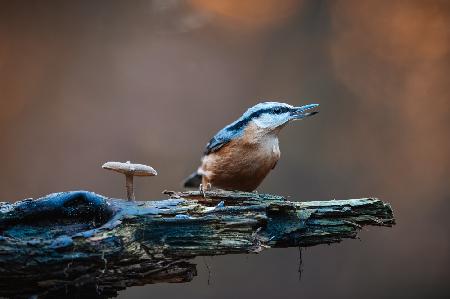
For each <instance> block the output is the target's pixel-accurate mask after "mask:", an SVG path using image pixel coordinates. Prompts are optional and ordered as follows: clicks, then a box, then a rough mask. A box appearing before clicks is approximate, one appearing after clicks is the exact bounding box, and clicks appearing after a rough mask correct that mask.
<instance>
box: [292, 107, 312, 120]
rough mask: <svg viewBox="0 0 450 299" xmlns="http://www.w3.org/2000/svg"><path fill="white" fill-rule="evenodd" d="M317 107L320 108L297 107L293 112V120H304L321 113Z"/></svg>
mask: <svg viewBox="0 0 450 299" xmlns="http://www.w3.org/2000/svg"><path fill="white" fill-rule="evenodd" d="M317 107H319V104H309V105H305V106H301V107H295V108H294V109H293V110H292V119H302V118H305V117H308V116H312V115H314V114H317V113H319V111H317Z"/></svg>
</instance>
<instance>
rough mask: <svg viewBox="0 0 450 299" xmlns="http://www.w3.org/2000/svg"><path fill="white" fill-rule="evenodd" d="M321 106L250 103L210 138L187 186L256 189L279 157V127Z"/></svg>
mask: <svg viewBox="0 0 450 299" xmlns="http://www.w3.org/2000/svg"><path fill="white" fill-rule="evenodd" d="M318 106H319V105H318V104H310V105H305V106H301V107H294V106H291V105H289V104H285V103H278V102H265V103H259V104H257V105H255V106H253V107H251V108H250V109H248V110H247V111H246V112H245V113H244V114H243V115H242V116H241V117H240V118H239V119H237V120H236V121H234V122H233V123H231V124H229V125H228V126H226V127H225V128H223V129H222V130H220V131H219V132H218V133H217V134H216V135H215V136H214V137H213V138H212V139H211V140H210V141H209V142H208V144H207V145H206V149H205V152H204V155H203V157H202V159H201V166H200V167H199V168H198V170H197V171H196V172H194V173H193V174H191V175H190V176H189V177H188V178H187V179H186V180H185V182H184V187H200V188H202V186H212V187H215V188H220V189H225V190H240V191H253V190H255V189H256V188H257V187H258V186H259V184H261V182H262V181H263V180H264V178H265V177H266V175H267V174H268V173H269V172H270V170H272V169H273V168H274V167H275V165H276V164H277V162H278V159H280V148H279V147H278V133H279V132H280V130H281V129H282V128H284V127H285V126H286V125H287V124H288V123H289V122H291V121H293V120H299V119H303V118H306V117H309V116H311V115H314V114H316V113H318V112H317V111H316V108H317V107H318Z"/></svg>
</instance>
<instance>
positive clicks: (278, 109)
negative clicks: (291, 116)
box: [273, 107, 281, 114]
mask: <svg viewBox="0 0 450 299" xmlns="http://www.w3.org/2000/svg"><path fill="white" fill-rule="evenodd" d="M273 112H275V113H276V114H280V113H281V108H280V107H276V108H273Z"/></svg>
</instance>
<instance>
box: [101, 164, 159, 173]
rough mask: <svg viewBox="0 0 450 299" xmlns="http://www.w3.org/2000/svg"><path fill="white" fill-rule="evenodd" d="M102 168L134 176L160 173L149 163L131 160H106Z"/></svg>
mask: <svg viewBox="0 0 450 299" xmlns="http://www.w3.org/2000/svg"><path fill="white" fill-rule="evenodd" d="M102 168H103V169H108V170H114V171H116V172H120V173H123V174H127V175H134V176H155V175H157V174H158V173H157V172H156V170H154V169H153V168H152V167H150V166H148V165H143V164H134V163H130V161H127V162H126V163H123V162H106V163H105V164H103V166H102Z"/></svg>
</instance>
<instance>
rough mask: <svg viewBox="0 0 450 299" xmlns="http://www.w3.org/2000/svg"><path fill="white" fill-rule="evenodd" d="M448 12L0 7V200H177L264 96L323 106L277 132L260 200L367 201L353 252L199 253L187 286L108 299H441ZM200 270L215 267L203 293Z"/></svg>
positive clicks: (449, 129)
mask: <svg viewBox="0 0 450 299" xmlns="http://www.w3.org/2000/svg"><path fill="white" fill-rule="evenodd" d="M449 61H450V2H449V1H377V0H374V1H360V0H355V1H314V0H312V1H297V0H283V1H280V0H266V1H262V0H261V1H260V0H228V1H207V0H192V1H181V0H158V1H156V0H154V1H12V0H11V1H0V159H1V164H0V165H1V172H0V199H1V200H7V201H15V200H19V199H22V198H26V197H39V196H42V195H45V194H48V193H51V192H56V191H64V190H75V189H86V190H91V191H95V192H98V193H101V194H105V195H108V196H115V197H123V196H124V186H123V185H124V182H123V178H122V177H120V176H118V175H114V174H112V173H110V172H106V171H104V170H102V169H101V167H100V166H101V164H102V163H103V162H105V161H108V160H118V161H126V160H131V161H134V162H140V163H145V164H149V165H152V166H154V167H155V168H156V169H157V170H158V172H159V175H158V176H157V177H155V178H150V179H138V180H137V182H136V185H137V186H136V187H137V197H138V198H139V199H155V198H162V195H161V191H162V190H164V189H179V188H180V181H181V180H182V179H183V177H184V176H186V175H187V174H189V173H190V172H191V171H193V170H194V169H195V168H196V167H197V165H198V163H199V158H200V154H201V152H202V150H203V147H204V145H205V143H206V142H207V141H208V139H209V138H210V137H211V136H212V135H213V134H214V133H215V132H216V131H217V130H218V129H220V128H222V127H223V126H224V125H225V124H227V123H229V122H231V121H233V120H234V119H235V118H237V117H238V116H239V115H240V114H241V113H242V112H243V111H244V110H245V109H246V108H247V107H249V106H251V105H253V104H255V103H257V102H258V101H260V100H262V99H269V100H279V101H285V102H288V103H290V104H294V105H300V104H306V103H311V102H317V103H320V104H321V113H320V114H319V115H318V116H316V117H315V118H314V119H310V120H308V121H304V122H298V123H295V124H293V125H292V126H290V127H288V128H286V129H285V130H284V131H283V132H282V133H281V136H280V145H281V151H282V159H281V161H280V162H279V164H278V166H277V168H276V169H275V170H274V171H273V172H272V173H271V174H270V175H269V177H268V178H267V179H266V180H265V181H264V183H263V184H262V186H261V187H260V189H259V191H264V192H273V193H278V194H283V195H289V196H291V199H293V200H312V199H317V200H325V199H333V198H337V199H342V198H354V197H365V196H378V197H380V198H381V199H383V200H385V201H388V202H390V203H391V204H392V206H393V208H394V211H395V215H396V218H397V220H398V225H396V226H395V227H394V228H392V229H378V228H369V230H370V232H367V231H363V232H362V233H361V237H362V241H357V240H348V241H345V242H344V243H342V244H339V245H333V246H318V247H314V248H310V249H307V250H306V251H305V252H304V254H303V258H304V273H303V277H302V280H301V281H299V280H298V273H297V268H298V250H297V249H283V250H281V249H279V250H270V251H267V252H263V253H262V254H260V255H250V256H245V255H234V256H223V257H214V258H209V257H207V258H204V259H203V258H199V259H197V260H196V261H197V262H198V269H199V276H198V277H196V278H195V279H194V281H193V282H191V283H186V284H160V285H147V286H144V287H134V288H130V289H127V290H125V291H123V292H121V294H120V297H121V298H139V297H153V298H158V297H167V298H171V297H181V296H182V297H183V298H205V297H208V298H211V297H217V298H230V297H236V298H240V297H244V296H247V297H258V298H276V297H280V298H288V297H290V298H294V296H295V297H297V298H330V297H334V298H349V297H351V298H362V297H364V298H448V296H450V286H449V279H450V270H449V265H450V258H449V256H450V234H449V233H450V231H449V228H450V219H449V217H450V187H449V185H450V184H449V177H450V167H449V166H450V141H449V137H450V135H449V133H450V120H449V117H448V114H449V112H450V111H449V107H450V80H449V78H450V63H449ZM204 262H206V263H207V264H208V266H209V268H211V284H210V285H208V284H207V280H208V272H207V270H206V269H207V268H206V266H205V263H204Z"/></svg>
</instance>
